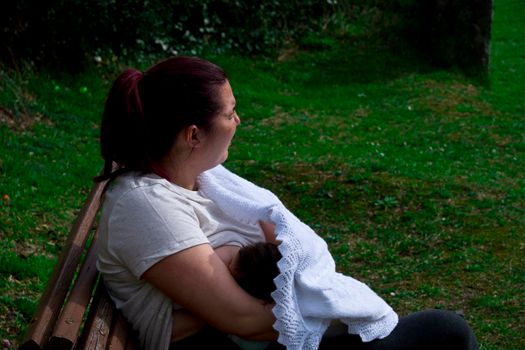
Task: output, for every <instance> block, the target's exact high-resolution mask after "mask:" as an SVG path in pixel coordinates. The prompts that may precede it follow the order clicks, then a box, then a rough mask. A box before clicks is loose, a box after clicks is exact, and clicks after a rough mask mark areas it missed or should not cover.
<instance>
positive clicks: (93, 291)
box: [19, 182, 138, 350]
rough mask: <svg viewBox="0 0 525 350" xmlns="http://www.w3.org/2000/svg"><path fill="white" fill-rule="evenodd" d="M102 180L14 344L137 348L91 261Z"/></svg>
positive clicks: (24, 346) (101, 349) (102, 349)
mask: <svg viewBox="0 0 525 350" xmlns="http://www.w3.org/2000/svg"><path fill="white" fill-rule="evenodd" d="M105 184H106V183H105V182H100V183H96V184H95V185H94V186H93V188H92V190H91V193H90V194H89V197H88V198H87V200H86V202H85V204H84V206H83V208H82V210H81V211H80V213H79V215H78V217H77V220H76V223H75V224H74V226H73V228H72V229H71V231H70V233H69V237H68V240H67V242H66V245H65V247H64V248H63V250H62V253H61V256H60V259H59V261H58V263H57V265H56V267H55V270H54V272H53V275H52V277H51V278H50V280H49V282H48V284H47V287H46V290H45V292H44V294H43V295H42V298H41V299H40V304H39V307H38V310H37V312H36V314H35V315H34V316H33V319H32V322H31V325H30V326H29V328H28V330H27V332H26V335H25V337H24V339H23V341H22V344H21V346H20V347H19V349H21V350H25V349H54V350H60V349H72V348H73V347H74V348H75V349H86V350H87V349H89V350H91V349H97V350H105V349H112V350H117V349H118V350H125V349H128V350H132V349H138V345H137V339H136V335H135V333H134V332H133V331H132V330H131V327H130V326H129V324H128V323H127V322H126V321H125V319H124V318H123V317H122V315H121V314H120V312H119V311H118V310H116V308H115V305H114V303H113V302H112V301H111V299H110V298H109V296H108V294H107V292H106V290H105V288H104V284H103V283H102V281H101V279H100V276H99V273H98V271H97V268H96V266H95V264H96V259H97V252H96V244H94V243H96V240H97V236H98V234H97V230H96V225H95V222H96V218H97V214H98V212H99V209H100V206H101V196H102V193H103V189H104V186H105Z"/></svg>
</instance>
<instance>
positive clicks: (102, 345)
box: [80, 283, 116, 350]
mask: <svg viewBox="0 0 525 350" xmlns="http://www.w3.org/2000/svg"><path fill="white" fill-rule="evenodd" d="M115 316H116V308H115V304H113V301H111V299H110V298H109V295H108V294H107V292H106V289H105V287H104V284H103V283H99V284H98V286H97V290H96V292H95V297H94V300H93V303H92V304H91V310H90V312H89V316H88V319H87V320H86V323H85V325H84V330H83V334H82V339H81V340H80V349H84V350H105V349H106V344H107V342H108V339H109V334H110V331H111V325H112V323H113V318H114V317H115Z"/></svg>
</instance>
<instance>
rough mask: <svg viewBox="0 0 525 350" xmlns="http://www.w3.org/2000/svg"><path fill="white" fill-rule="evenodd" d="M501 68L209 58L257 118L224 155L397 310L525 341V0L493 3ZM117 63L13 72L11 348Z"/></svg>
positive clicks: (0, 184)
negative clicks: (432, 312)
mask: <svg viewBox="0 0 525 350" xmlns="http://www.w3.org/2000/svg"><path fill="white" fill-rule="evenodd" d="M494 10H495V11H494V25H493V40H492V46H491V66H490V76H489V80H488V81H479V80H476V79H473V78H468V77H466V76H464V75H462V74H461V73H460V72H457V71H454V70H438V69H435V68H432V67H429V66H428V65H426V64H425V63H424V62H420V61H417V60H416V59H415V58H414V57H411V56H410V55H408V54H400V53H398V52H397V53H394V52H391V51H388V50H385V49H383V48H380V47H376V46H374V45H370V43H366V42H362V41H355V42H337V41H331V42H330V45H325V46H323V48H322V49H317V50H314V49H310V50H298V49H295V50H288V51H286V54H284V53H283V55H281V56H280V58H262V57H257V58H246V57H238V56H210V57H207V58H208V59H210V60H212V61H215V62H217V63H219V64H220V65H221V66H222V67H223V68H224V69H225V70H226V71H227V73H228V74H229V76H230V80H231V83H232V87H233V89H234V92H235V95H236V98H237V101H238V111H239V114H240V117H241V120H242V123H241V125H240V127H239V129H238V133H237V135H236V137H235V139H234V142H233V144H232V147H231V149H230V158H229V159H228V161H227V162H226V164H225V165H226V166H227V167H228V168H230V169H232V170H234V171H236V172H237V173H239V174H240V175H242V176H245V177H247V178H249V179H250V180H252V181H254V182H256V183H258V184H260V185H263V186H265V187H268V188H269V189H271V190H272V191H274V192H275V193H277V194H278V195H279V196H280V197H281V199H282V200H283V202H284V203H285V204H286V205H287V206H288V207H289V208H290V209H291V210H292V211H293V212H295V213H296V214H297V216H298V217H299V218H301V219H302V220H303V221H305V222H306V223H308V224H309V225H311V226H312V227H314V228H315V229H316V231H317V232H318V233H319V234H320V235H321V236H322V237H324V238H325V239H326V241H327V242H328V243H329V246H330V249H331V251H332V253H333V255H334V257H335V259H336V261H337V264H338V268H339V269H340V270H341V271H342V272H344V273H346V274H350V275H352V276H354V277H356V278H358V279H360V280H362V281H364V282H366V283H367V284H369V285H370V286H371V287H372V288H373V289H374V290H375V291H376V292H378V293H379V294H380V295H381V296H382V297H384V299H385V300H386V301H387V302H388V303H390V304H391V305H392V306H393V307H394V309H396V310H397V311H398V312H399V314H406V313H408V312H412V311H416V310H420V309H425V308H443V309H452V310H460V311H461V312H462V313H463V314H464V315H465V317H466V319H467V320H468V322H469V323H470V324H471V325H472V327H473V328H474V330H475V332H476V334H477V336H478V338H479V341H480V343H481V346H482V349H523V348H525V326H524V324H525V314H524V310H525V303H524V301H523V300H525V258H524V256H525V239H524V227H525V215H524V214H525V176H524V174H525V99H524V98H523V96H522V95H523V93H524V92H525V56H524V53H525V39H524V38H523V35H522V34H523V30H524V29H525V25H524V23H525V4H524V3H523V2H521V1H518V0H499V1H498V0H496V1H495V5H494ZM118 68H121V67H120V66H119V65H118V63H113V64H112V65H110V66H103V67H102V66H98V67H97V66H93V67H91V68H90V69H88V70H87V71H86V72H84V73H82V74H79V75H75V76H70V75H59V74H52V73H49V72H46V71H39V70H37V69H35V68H31V67H28V66H21V67H19V69H18V70H8V69H6V68H2V69H1V70H0V74H1V75H0V106H1V107H0V138H1V140H2V142H0V196H2V199H1V201H0V238H1V243H0V272H1V277H0V337H2V339H8V340H9V341H10V342H11V344H12V345H13V347H15V346H16V345H17V344H18V343H17V342H18V340H17V337H18V336H19V335H20V334H21V333H22V332H23V330H24V327H25V325H26V324H27V323H28V322H29V319H30V317H31V315H32V314H33V313H34V310H35V308H36V306H37V303H38V298H39V296H40V294H41V293H42V291H43V288H44V286H45V283H46V281H47V279H48V277H49V275H50V274H51V271H52V269H53V266H54V264H55V262H56V257H57V254H58V253H59V252H60V248H61V246H62V245H63V243H64V241H65V237H66V235H67V233H68V230H69V228H70V226H71V223H72V221H73V219H74V217H75V215H76V214H77V212H78V210H79V208H80V206H81V205H82V202H83V200H84V199H85V197H86V195H87V193H88V191H89V189H90V186H91V184H92V177H93V176H95V175H96V174H97V173H98V172H99V170H100V169H101V167H102V161H101V159H100V156H99V149H98V125H99V119H100V113H101V110H102V106H103V101H104V96H105V93H106V92H107V90H108V88H109V84H110V80H111V79H112V78H113V77H114V76H115V72H116V69H118Z"/></svg>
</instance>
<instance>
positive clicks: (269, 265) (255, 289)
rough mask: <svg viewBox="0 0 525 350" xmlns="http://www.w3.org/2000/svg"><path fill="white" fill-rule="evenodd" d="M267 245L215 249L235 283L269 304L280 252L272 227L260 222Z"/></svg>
mask: <svg viewBox="0 0 525 350" xmlns="http://www.w3.org/2000/svg"><path fill="white" fill-rule="evenodd" d="M259 224H260V226H261V229H262V231H263V233H264V237H265V239H266V242H259V243H254V244H250V245H247V246H244V247H238V246H232V245H224V246H221V247H218V248H216V249H215V253H216V254H217V255H218V256H219V257H220V258H221V259H222V261H223V262H224V264H226V266H228V269H229V270H230V272H231V274H232V276H233V278H234V279H235V280H236V281H237V283H238V284H239V285H240V286H241V287H242V288H243V289H244V290H245V291H247V292H248V293H249V294H251V295H252V296H254V297H256V298H258V299H262V300H264V301H266V302H269V303H272V302H273V299H272V296H271V293H272V292H273V291H274V290H275V284H274V283H273V280H274V278H275V277H277V275H279V268H278V267H277V262H278V261H279V260H280V259H281V253H280V252H279V249H278V248H277V245H278V244H279V241H277V240H276V238H275V225H274V224H272V223H269V222H263V221H260V222H259Z"/></svg>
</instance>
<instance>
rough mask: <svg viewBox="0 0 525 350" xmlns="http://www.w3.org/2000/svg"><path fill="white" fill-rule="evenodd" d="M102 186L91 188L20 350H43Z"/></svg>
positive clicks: (97, 205) (95, 209)
mask: <svg viewBox="0 0 525 350" xmlns="http://www.w3.org/2000/svg"><path fill="white" fill-rule="evenodd" d="M104 185H105V182H100V183H97V184H95V185H94V186H93V189H92V190H91V193H90V195H89V197H88V200H87V201H86V203H85V204H84V207H83V208H82V210H81V212H80V214H79V216H78V219H77V221H76V223H75V225H74V226H73V228H72V229H71V231H70V234H69V238H68V241H67V243H66V246H65V247H64V250H63V252H62V254H61V256H60V259H59V262H58V263H57V265H56V267H55V270H54V273H53V275H52V277H51V279H50V280H49V282H48V284H47V288H46V291H45V292H44V294H43V296H42V298H41V299H40V305H39V307H38V311H37V313H36V315H35V316H34V317H33V321H32V323H31V325H30V327H29V329H28V331H27V333H26V336H25V338H24V341H23V342H22V345H21V346H20V348H19V349H21V350H25V349H43V348H44V345H45V344H46V342H47V341H48V338H49V336H50V334H51V331H52V329H53V327H54V325H55V322H56V319H57V317H58V315H59V312H60V309H61V307H62V305H63V302H64V299H65V296H66V294H67V292H68V290H69V287H70V285H71V281H72V279H73V276H74V274H75V272H76V270H77V266H78V262H79V260H80V258H81V256H82V252H83V250H84V245H85V243H86V241H87V238H88V236H89V232H90V231H91V228H92V225H93V222H94V220H95V217H96V215H97V212H98V209H99V207H100V196H101V194H102V190H103V188H104Z"/></svg>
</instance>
